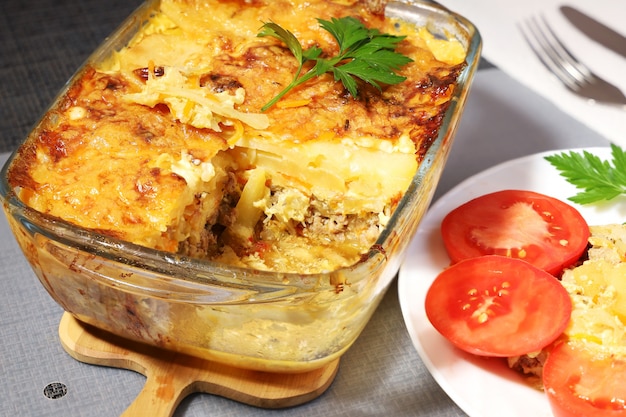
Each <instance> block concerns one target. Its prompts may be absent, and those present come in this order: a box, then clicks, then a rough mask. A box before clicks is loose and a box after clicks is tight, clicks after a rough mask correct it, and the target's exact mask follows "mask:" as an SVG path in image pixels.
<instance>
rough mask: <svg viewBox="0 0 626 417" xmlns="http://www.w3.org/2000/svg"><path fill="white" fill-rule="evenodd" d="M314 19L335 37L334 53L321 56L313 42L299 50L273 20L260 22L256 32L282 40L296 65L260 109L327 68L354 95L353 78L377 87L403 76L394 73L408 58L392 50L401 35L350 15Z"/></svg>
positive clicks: (356, 91)
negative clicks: (286, 81)
mask: <svg viewBox="0 0 626 417" xmlns="http://www.w3.org/2000/svg"><path fill="white" fill-rule="evenodd" d="M317 21H318V22H319V24H320V26H321V27H322V28H323V29H324V30H326V31H328V32H329V33H330V34H331V35H332V36H333V37H334V38H335V40H336V41H337V44H338V45H339V53H338V54H337V55H336V56H334V57H328V58H326V57H323V56H322V55H323V51H322V49H321V48H319V47H317V46H313V47H311V48H309V49H307V50H303V48H302V45H300V42H299V41H298V39H297V38H296V37H295V36H294V34H293V33H291V32H290V31H288V30H286V29H284V28H282V27H281V26H280V25H278V24H276V23H273V22H268V23H264V24H263V27H262V28H261V30H260V32H259V33H258V35H257V36H260V37H263V36H272V37H274V38H277V39H278V40H280V41H282V42H284V43H285V45H287V47H288V48H289V50H290V51H291V53H292V54H293V56H294V57H295V58H296V60H297V61H298V63H299V66H298V70H297V71H296V74H295V75H294V78H293V80H292V81H291V83H289V85H287V86H286V87H285V88H284V89H283V90H282V91H281V92H280V93H278V95H276V97H274V98H273V99H272V100H270V101H269V102H268V103H267V104H266V105H265V106H263V107H262V109H261V110H262V111H265V110H267V109H269V108H270V107H272V106H273V105H274V104H276V102H278V101H279V100H280V99H281V98H282V97H283V96H284V95H285V94H287V93H288V92H289V91H290V90H291V89H293V88H295V87H297V86H298V85H300V84H303V83H305V82H307V81H309V80H310V79H312V78H314V77H317V76H320V75H322V74H325V73H327V72H330V73H332V74H333V75H334V77H335V81H339V80H341V82H342V83H343V85H344V86H345V87H346V89H347V90H348V91H349V92H350V94H351V95H352V97H357V96H358V86H357V81H356V79H360V80H362V81H365V82H366V83H369V84H371V85H373V86H374V87H376V88H377V89H379V90H381V86H380V84H379V83H385V84H390V85H393V84H398V83H400V82H402V81H404V80H405V79H406V77H403V76H400V75H398V74H396V71H397V70H399V69H400V68H401V67H402V66H403V65H406V64H408V63H409V62H411V61H412V59H411V58H409V57H407V56H405V55H402V54H400V53H397V52H395V49H396V46H397V45H398V43H399V42H400V41H402V40H403V39H404V38H405V36H394V35H389V34H385V33H381V32H380V31H379V30H378V29H369V28H367V27H365V26H364V25H363V23H361V21H359V20H358V19H356V18H354V17H351V16H347V17H342V18H339V19H338V18H332V19H331V20H330V21H328V20H323V19H317ZM309 61H314V62H315V64H314V65H313V66H312V67H311V68H310V69H309V70H308V71H307V72H305V73H304V74H302V71H303V69H304V66H305V64H306V63H307V62H309Z"/></svg>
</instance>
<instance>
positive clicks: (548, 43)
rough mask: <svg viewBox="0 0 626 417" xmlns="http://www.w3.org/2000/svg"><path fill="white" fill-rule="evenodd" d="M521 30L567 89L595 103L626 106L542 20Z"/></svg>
mask: <svg viewBox="0 0 626 417" xmlns="http://www.w3.org/2000/svg"><path fill="white" fill-rule="evenodd" d="M519 27H520V30H521V32H522V35H523V36H524V38H525V39H526V42H527V43H528V44H529V45H530V47H531V48H532V50H533V52H534V53H535V54H536V55H537V57H538V58H539V60H540V61H541V62H542V63H543V65H544V66H545V67H546V68H547V69H548V70H549V71H550V72H552V73H553V74H554V75H556V77H557V78H558V79H559V80H560V81H561V82H562V83H563V84H564V85H565V87H566V88H567V89H569V90H570V91H572V92H573V93H575V94H577V95H579V96H581V97H583V98H586V99H588V100H591V101H594V102H598V103H604V104H612V105H620V106H624V105H626V96H624V93H622V91H621V90H620V89H618V88H617V87H616V86H614V85H613V84H611V83H609V82H607V81H605V80H603V79H602V78H600V77H599V76H597V75H596V74H594V73H593V72H592V71H591V70H590V69H589V68H588V67H587V66H586V65H584V64H583V63H581V62H580V61H579V60H578V59H577V58H576V57H575V56H574V55H572V53H571V52H570V51H568V49H567V48H566V47H565V45H563V43H562V42H561V41H560V40H559V39H558V37H557V36H556V34H555V33H554V31H553V30H552V29H551V28H550V26H549V25H548V22H547V21H546V19H545V18H544V17H543V16H541V17H540V18H536V17H531V18H530V19H528V20H527V22H526V24H525V25H519Z"/></svg>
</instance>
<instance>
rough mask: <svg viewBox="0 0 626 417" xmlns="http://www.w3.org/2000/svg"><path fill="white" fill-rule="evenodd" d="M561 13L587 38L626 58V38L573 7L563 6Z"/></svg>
mask: <svg viewBox="0 0 626 417" xmlns="http://www.w3.org/2000/svg"><path fill="white" fill-rule="evenodd" d="M561 13H563V15H564V16H565V17H566V18H567V20H569V21H570V22H571V23H572V24H573V25H574V26H575V27H576V28H577V29H578V30H580V31H581V32H582V33H584V34H585V35H587V37H589V38H590V39H592V40H594V41H595V42H597V43H599V44H600V45H602V46H604V47H605V48H608V49H610V50H611V51H613V52H615V53H617V54H620V55H621V56H623V57H624V58H626V37H624V36H622V35H621V34H619V33H617V32H616V31H614V30H613V29H611V28H610V27H608V26H606V25H604V24H603V23H600V22H598V21H597V20H595V19H594V18H592V17H591V16H588V15H586V14H584V13H583V12H581V11H579V10H577V9H575V8H573V7H571V6H561Z"/></svg>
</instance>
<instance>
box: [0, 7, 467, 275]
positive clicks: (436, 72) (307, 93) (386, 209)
mask: <svg viewBox="0 0 626 417" xmlns="http://www.w3.org/2000/svg"><path fill="white" fill-rule="evenodd" d="M384 3H385V2H382V3H381V2H371V1H357V0H353V1H345V0H337V1H326V0H315V1H304V0H266V1H262V0H254V1H236V0H207V1H202V2H200V1H194V0H163V1H162V2H161V4H160V8H159V10H158V12H156V13H154V15H153V16H152V17H151V18H150V19H149V20H148V21H147V22H146V23H145V25H144V26H143V28H142V30H141V31H140V32H139V33H138V34H136V35H135V36H134V37H133V38H132V40H131V41H130V42H129V43H128V45H127V46H126V47H124V48H122V49H121V50H119V51H116V52H115V53H113V54H112V55H111V56H110V57H109V58H107V59H106V60H105V62H104V63H98V64H97V65H90V66H87V68H86V69H85V70H84V71H83V73H82V74H81V75H80V77H78V78H77V81H76V82H75V83H74V84H73V85H72V86H71V87H70V88H69V90H68V92H67V93H66V94H65V96H64V97H63V98H62V100H61V104H60V106H58V107H55V108H54V109H53V110H52V111H51V112H49V113H48V114H47V115H46V118H45V120H44V121H43V123H42V124H41V125H40V126H39V127H38V129H36V131H35V132H34V134H33V135H32V136H31V137H30V138H29V140H28V141H27V142H26V144H25V145H24V146H23V147H22V149H21V150H20V154H19V157H18V158H16V159H15V161H14V163H13V164H12V166H11V168H10V171H9V181H10V183H11V185H12V186H13V187H15V188H16V189H17V190H18V191H19V192H18V195H19V198H20V199H21V200H22V201H23V202H24V203H25V204H27V205H28V206H30V207H32V208H34V209H36V210H38V211H40V212H43V213H46V214H50V215H53V216H56V217H58V218H61V219H63V220H66V221H68V222H71V223H74V224H76V225H79V226H81V227H84V228H88V229H92V230H96V231H98V232H100V233H102V234H104V235H107V236H112V237H116V238H119V239H121V240H124V241H129V242H132V243H136V244H138V245H142V246H147V247H151V248H156V249H159V250H164V251H168V252H176V253H180V254H183V255H188V256H193V257H202V258H206V259H210V260H216V261H220V262H225V263H228V264H232V265H238V266H249V267H252V268H255V269H263V270H275V271H289V272H300V273H313V272H320V271H330V270H334V269H336V268H338V267H341V266H347V265H351V264H353V263H354V262H356V261H358V260H359V258H360V257H361V255H362V254H363V253H365V252H366V251H367V250H368V249H369V248H370V247H371V246H372V245H373V244H374V243H375V242H376V239H377V237H378V236H379V234H380V231H381V230H382V229H383V228H384V227H385V225H386V221H387V220H388V219H389V217H390V216H391V214H392V212H393V211H394V209H395V207H396V205H397V203H398V201H399V200H400V199H401V197H402V196H403V194H404V193H405V192H406V190H407V187H408V186H409V184H410V182H411V180H412V178H413V176H414V174H415V172H416V170H417V167H418V165H419V164H420V163H421V161H422V158H423V156H424V154H425V152H426V151H427V150H428V148H429V146H430V144H431V143H432V141H433V140H434V139H435V138H436V137H437V134H438V131H439V127H440V124H441V121H442V118H443V115H444V112H445V111H446V109H447V107H448V105H449V100H450V97H451V96H452V93H453V91H454V89H455V86H456V80H457V77H458V75H459V73H460V71H461V70H462V69H463V67H464V65H465V62H464V58H465V52H464V49H463V47H462V46H461V45H460V44H459V43H457V42H455V41H447V40H446V41H443V40H439V39H436V38H435V37H434V36H433V35H431V34H430V33H429V32H428V31H427V30H425V29H424V28H418V27H415V26H414V25H411V24H407V23H405V22H402V21H399V20H395V19H390V18H385V16H384V14H383V9H384ZM346 16H351V17H354V18H356V19H358V20H359V21H360V22H362V23H363V24H364V25H365V26H366V27H367V28H375V29H377V30H379V31H380V32H381V33H386V34H391V35H394V36H403V37H405V38H404V39H403V40H402V41H401V42H400V43H399V44H398V47H397V50H396V52H398V53H401V54H403V55H405V56H407V57H409V58H410V59H411V62H409V63H408V64H406V65H404V66H402V68H400V69H399V71H398V75H400V76H402V77H406V79H405V80H404V81H402V82H400V83H398V84H394V85H383V86H382V87H381V88H380V89H378V88H376V86H373V85H370V84H368V83H359V85H358V87H359V91H358V95H357V96H356V97H355V96H353V95H351V94H350V93H349V92H348V90H347V89H346V87H345V86H344V84H343V83H342V82H341V81H340V80H335V78H334V77H333V75H332V74H330V73H325V74H321V75H319V76H318V77H315V78H314V79H311V80H310V81H308V82H306V83H304V84H302V85H300V86H298V87H297V88H295V89H293V90H291V91H290V92H289V93H288V94H286V95H285V96H284V97H283V98H282V99H281V100H279V101H278V102H277V103H276V104H275V105H273V106H272V107H270V108H269V109H267V110H265V111H262V110H261V109H262V107H263V106H264V105H265V104H266V103H267V102H268V101H270V100H271V99H272V98H273V97H274V96H276V95H277V94H278V93H279V92H280V91H281V90H282V89H283V88H284V87H285V86H286V85H288V84H289V83H290V82H291V80H292V78H293V77H294V74H296V72H297V71H298V65H299V62H298V61H297V60H296V59H295V58H294V55H293V54H292V53H291V52H290V50H289V48H288V47H287V46H286V45H285V44H284V43H282V42H280V40H279V39H276V38H273V37H267V36H264V37H259V36H257V35H258V33H259V30H260V28H261V26H262V25H263V22H273V23H276V24H278V25H280V27H282V28H285V29H286V30H288V31H290V32H292V33H293V34H294V35H295V37H296V38H297V39H298V41H299V42H300V43H301V45H302V47H303V48H304V49H307V48H310V47H313V46H315V47H318V48H320V49H321V51H322V54H324V55H325V56H326V55H327V56H332V55H334V54H336V53H337V48H338V45H337V42H336V41H335V39H334V38H333V37H332V36H331V34H330V33H329V32H328V31H325V30H323V28H321V27H320V23H319V20H318V19H323V20H328V21H330V20H332V19H333V18H342V17H346Z"/></svg>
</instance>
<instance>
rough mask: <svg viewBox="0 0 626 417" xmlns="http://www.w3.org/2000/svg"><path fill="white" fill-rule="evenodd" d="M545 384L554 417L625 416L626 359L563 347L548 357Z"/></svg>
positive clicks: (577, 346)
mask: <svg viewBox="0 0 626 417" xmlns="http://www.w3.org/2000/svg"><path fill="white" fill-rule="evenodd" d="M543 384H544V387H545V391H546V394H547V395H548V400H549V401H550V407H551V408H552V413H553V414H554V416H555V417H618V416H626V358H621V359H620V358H616V357H611V356H609V355H606V354H605V355H598V354H597V353H595V354H594V352H592V351H591V350H589V348H585V347H584V345H582V344H580V342H579V343H573V342H569V343H561V344H559V345H558V346H556V347H555V348H554V349H553V350H552V351H551V352H550V354H549V355H548V359H547V360H546V363H545V366H544V368H543Z"/></svg>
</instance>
